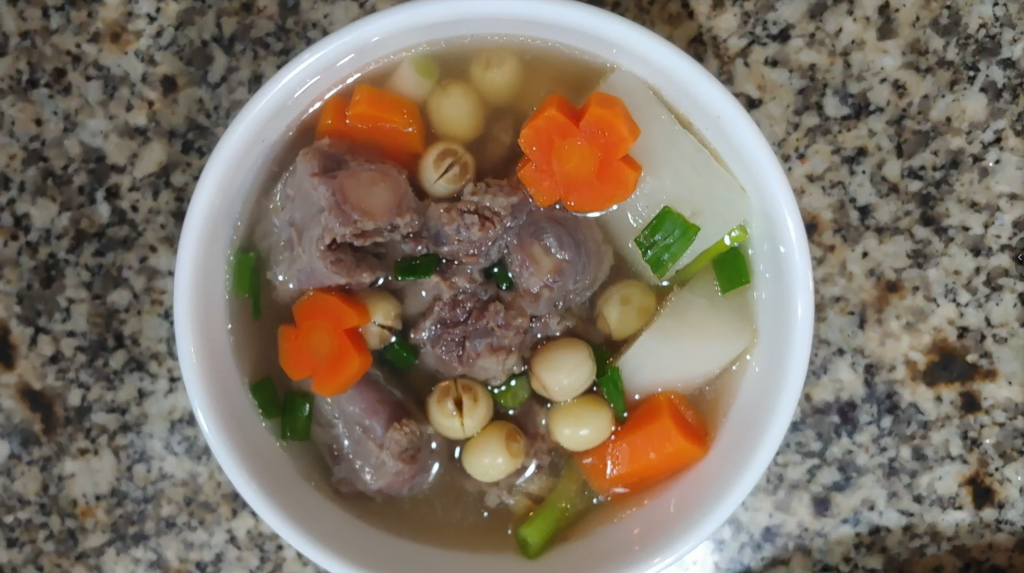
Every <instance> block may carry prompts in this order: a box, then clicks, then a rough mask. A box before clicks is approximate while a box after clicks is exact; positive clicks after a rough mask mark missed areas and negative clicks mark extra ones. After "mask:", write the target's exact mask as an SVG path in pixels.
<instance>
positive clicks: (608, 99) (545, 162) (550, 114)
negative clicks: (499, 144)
mask: <svg viewBox="0 0 1024 573" xmlns="http://www.w3.org/2000/svg"><path fill="white" fill-rule="evenodd" d="M639 136H640V128H639V127H638V126H637V125H636V122H635V121H633V118H632V116H630V115H629V110H627V109H626V106H625V104H624V103H623V102H622V100H620V99H619V98H617V97H614V96H611V95H608V94H605V93H601V92H595V93H593V94H591V95H590V97H589V98H588V99H587V102H586V104H584V106H583V108H581V109H576V108H575V107H574V106H573V105H572V104H571V103H570V102H569V101H568V100H567V99H565V98H564V97H562V96H560V95H558V94H554V95H551V96H548V98H547V99H545V100H544V102H543V103H542V104H541V106H540V107H539V108H538V109H537V111H536V112H534V114H533V115H532V116H531V117H530V119H528V120H527V121H526V123H525V124H524V125H523V128H522V131H520V133H519V147H520V148H522V150H523V153H524V154H525V155H526V157H525V158H524V159H523V160H522V161H521V162H520V164H519V166H518V168H517V170H516V172H517V174H518V175H519V180H520V181H521V182H522V183H523V186H524V187H526V190H527V191H528V192H529V193H530V196H531V197H532V198H533V200H534V201H535V202H536V203H538V204H539V205H542V206H547V205H553V204H554V203H557V202H558V201H559V200H560V201H562V203H563V204H565V206H566V207H568V208H569V209H570V210H573V211H577V212H583V213H593V212H599V211H605V210H608V209H610V208H611V207H614V206H615V205H617V204H619V203H621V202H623V201H625V200H626V199H628V198H629V196H630V195H632V194H633V191H635V190H636V186H637V184H638V182H639V180H640V174H641V172H642V169H641V168H640V165H639V164H638V163H637V162H636V161H635V160H634V159H633V158H632V157H629V156H628V155H627V153H628V152H629V149H630V147H632V146H633V143H635V142H636V140H637V138H638V137H639Z"/></svg>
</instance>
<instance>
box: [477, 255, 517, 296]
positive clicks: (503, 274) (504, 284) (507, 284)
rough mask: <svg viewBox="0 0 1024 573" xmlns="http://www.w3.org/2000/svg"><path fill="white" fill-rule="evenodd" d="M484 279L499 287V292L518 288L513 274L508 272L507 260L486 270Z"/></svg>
mask: <svg viewBox="0 0 1024 573" xmlns="http://www.w3.org/2000/svg"><path fill="white" fill-rule="evenodd" d="M484 277H485V278H486V279H487V280H489V281H492V282H493V283H494V284H495V285H497V286H498V289H499V290H512V287H514V286H516V283H515V281H513V280H512V273H510V272H509V271H508V265H507V264H505V259H502V260H500V261H498V262H496V263H494V264H493V265H491V266H489V267H487V268H486V269H485V270H484Z"/></svg>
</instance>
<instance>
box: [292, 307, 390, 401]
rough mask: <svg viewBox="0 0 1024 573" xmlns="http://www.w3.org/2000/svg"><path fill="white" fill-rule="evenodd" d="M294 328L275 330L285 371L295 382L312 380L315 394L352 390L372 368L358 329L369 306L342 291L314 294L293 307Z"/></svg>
mask: <svg viewBox="0 0 1024 573" xmlns="http://www.w3.org/2000/svg"><path fill="white" fill-rule="evenodd" d="M292 316H293V317H294V318H295V325H294V326H293V325H289V324H285V325H282V326H281V327H279V328H278V330H277V353H278V362H279V363H280V364H281V369H282V370H284V372H285V374H287V375H288V377H289V378H291V379H292V380H302V379H303V378H309V377H312V378H313V392H315V393H317V394H320V395H321V396H333V395H335V394H340V393H342V392H345V391H346V390H348V389H349V388H351V387H352V386H353V385H354V384H355V383H356V382H358V381H359V379H360V378H362V377H363V374H365V373H366V371H367V370H369V369H370V366H371V365H372V364H373V357H372V355H371V354H370V350H369V348H367V347H366V342H365V341H364V340H363V337H362V335H361V334H359V327H361V326H363V325H365V324H367V323H369V322H370V313H369V311H368V310H367V309H366V306H365V305H363V303H361V302H359V301H358V300H356V299H354V298H352V297H350V296H348V295H345V294H344V293H341V292H337V291H332V290H314V291H310V292H308V293H306V294H305V295H304V296H303V297H302V298H300V299H299V300H298V302H296V303H295V304H294V305H293V306H292Z"/></svg>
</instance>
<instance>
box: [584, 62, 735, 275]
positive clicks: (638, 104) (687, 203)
mask: <svg viewBox="0 0 1024 573" xmlns="http://www.w3.org/2000/svg"><path fill="white" fill-rule="evenodd" d="M597 89H598V90H599V91H603V92H606V93H609V94H611V95H614V96H617V97H619V98H620V99H622V101H623V102H625V104H626V107H627V108H628V109H629V112H630V114H632V116H633V119H634V120H635V121H636V123H637V125H639V126H640V130H641V133H640V138H639V139H638V140H637V142H636V143H635V144H634V145H633V148H632V149H631V150H630V152H629V153H630V155H632V156H633V159H636V160H637V161H638V162H639V163H640V165H641V166H642V167H643V174H642V175H641V176H640V182H639V184H638V185H637V189H636V191H635V192H634V193H633V195H632V196H631V197H630V198H629V199H628V200H626V201H625V202H624V203H622V204H620V205H619V206H618V207H617V208H616V209H615V210H613V211H611V212H609V213H606V214H605V215H603V216H601V217H599V218H598V219H597V222H598V224H600V225H601V227H602V229H603V230H604V231H605V234H606V236H607V237H608V239H609V240H610V241H611V242H612V245H614V247H615V248H616V250H618V251H619V253H620V254H621V255H622V256H623V257H624V258H625V259H626V261H628V262H629V264H630V266H631V267H633V269H634V270H636V271H637V272H638V273H639V274H640V276H641V277H643V278H644V279H646V280H647V281H648V282H650V283H652V284H658V283H660V282H661V280H659V279H658V277H655V276H654V274H653V273H651V269H650V267H648V266H647V263H645V262H644V261H643V257H641V256H640V251H639V250H638V249H637V248H636V245H634V244H633V239H634V238H636V236H637V235H638V234H639V233H640V231H641V230H643V228H644V226H646V225H647V223H649V222H650V220H651V219H652V218H654V216H655V215H656V214H657V213H658V211H660V210H661V208H662V207H664V206H666V205H668V206H669V207H671V208H673V209H675V210H676V211H678V212H680V213H682V214H683V216H685V217H686V218H687V219H688V220H689V221H690V222H691V223H694V224H695V225H697V226H698V227H700V232H699V233H697V238H696V239H695V240H694V242H693V244H692V245H690V248H689V249H687V251H686V252H685V253H684V254H683V256H682V258H680V259H679V261H678V262H676V264H675V265H673V267H672V268H671V269H669V272H668V273H667V274H666V275H665V276H664V277H663V279H668V278H669V277H671V276H672V275H673V274H674V273H675V272H676V271H678V270H679V269H681V268H682V267H683V266H684V265H686V264H687V263H689V262H690V261H692V260H693V259H694V258H695V257H696V256H697V255H699V254H700V253H701V252H703V251H704V250H705V249H707V248H708V247H710V246H711V245H712V244H714V243H715V242H716V241H718V240H719V239H721V238H722V237H724V236H725V234H726V233H727V232H729V230H730V229H732V228H733V227H735V226H736V225H739V224H740V223H742V222H743V221H744V220H745V219H746V218H747V215H748V214H749V212H750V201H749V199H748V197H747V194H746V193H745V192H744V191H743V188H742V187H740V184H739V182H737V181H736V179H735V178H734V177H733V176H732V175H731V174H729V172H728V171H726V170H725V169H724V168H723V167H722V166H721V165H720V164H719V163H718V161H717V160H716V159H715V158H714V157H713V156H712V155H711V153H710V152H708V150H707V149H705V148H704V146H703V145H701V144H700V142H699V141H697V140H696V139H695V138H694V137H693V136H692V135H690V132H688V131H687V130H686V129H685V128H684V127H683V126H682V125H680V124H679V121H678V120H677V119H676V117H675V115H673V114H672V112H670V111H669V110H668V109H667V108H666V107H665V105H664V104H662V103H661V100H659V99H658V97H657V96H656V95H654V93H652V92H651V90H650V89H649V88H648V87H647V86H646V85H645V84H644V83H643V82H642V81H640V79H639V78H637V77H636V76H634V75H633V74H631V73H629V72H626V71H622V70H619V71H616V72H613V73H612V74H610V75H609V76H608V77H606V78H605V79H604V80H603V81H602V82H601V84H600V85H599V86H598V88H597ZM663 279H662V280H663Z"/></svg>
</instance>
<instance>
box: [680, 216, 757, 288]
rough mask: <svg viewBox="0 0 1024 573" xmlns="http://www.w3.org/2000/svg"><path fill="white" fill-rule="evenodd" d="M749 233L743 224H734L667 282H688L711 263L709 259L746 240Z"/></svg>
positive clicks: (711, 259) (713, 258)
mask: <svg viewBox="0 0 1024 573" xmlns="http://www.w3.org/2000/svg"><path fill="white" fill-rule="evenodd" d="M748 236H749V234H748V233H747V228H746V227H745V226H744V225H736V226H735V227H733V229H732V230H731V231H729V232H728V233H726V234H725V236H724V237H722V238H721V239H720V240H719V241H718V242H717V243H715V244H714V245H711V246H710V247H708V248H707V249H706V250H705V251H704V252H703V253H701V254H699V255H697V258H695V259H693V260H692V261H690V263H689V264H688V265H686V266H685V267H683V268H682V270H680V271H679V272H678V273H676V274H675V275H674V276H673V277H672V278H671V279H669V281H668V282H669V283H670V284H673V285H681V284H685V283H688V282H690V279H692V278H693V277H695V276H697V273H699V272H700V271H701V270H702V269H703V268H704V267H706V266H708V265H709V264H711V261H713V260H715V257H717V256H718V255H721V254H722V253H724V252H726V251H728V250H729V249H730V248H732V247H735V246H737V245H739V244H740V243H742V242H743V241H746V240H747V237H748Z"/></svg>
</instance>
